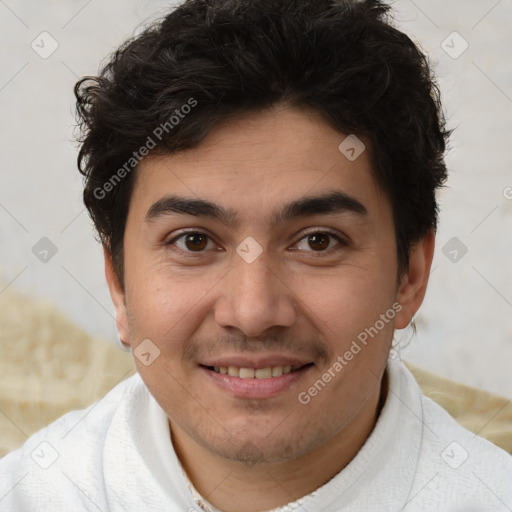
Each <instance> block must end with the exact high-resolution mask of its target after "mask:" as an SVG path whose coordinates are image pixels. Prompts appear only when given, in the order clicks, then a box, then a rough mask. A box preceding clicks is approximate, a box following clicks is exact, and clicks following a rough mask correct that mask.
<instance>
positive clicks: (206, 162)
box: [130, 108, 389, 223]
mask: <svg viewBox="0 0 512 512" xmlns="http://www.w3.org/2000/svg"><path fill="white" fill-rule="evenodd" d="M346 140H348V141H349V142H350V141H351V139H347V135H346V134H341V133H339V132H338V131H336V130H334V129H333V128H332V127H331V126H330V125H328V124H327V123H326V122H325V121H324V120H323V119H322V118H321V116H320V115H319V114H317V113H315V112H311V111H299V110H294V109H290V108H281V109H276V110H271V111H265V112H262V113H258V114H252V115H246V116H243V117H240V118H237V119H233V120H230V121H228V122H225V123H223V124H221V125H219V126H217V127H216V128H215V129H214V130H212V131H211V132H210V133H209V134H208V136H207V137H206V138H205V139H204V140H203V141H202V142H201V144H199V145H198V146H197V147H195V148H192V149H189V150H186V151H182V152H179V153H173V154H170V155H158V156H151V155H150V156H149V158H146V159H145V160H144V161H143V162H142V163H141V164H139V167H138V169H137V171H136V178H135V186H134V192H133V196H132V200H131V207H130V210H131V211H132V212H133V213H134V214H135V213H136V215H137V217H138V218H140V219H142V220H144V218H146V217H147V215H148V212H149V211H150V210H151V208H153V209H154V208H155V205H156V204H157V203H158V202H159V201H160V202H162V201H164V200H165V198H166V197H168V196H173V197H174V198H176V197H177V196H178V197H180V196H181V197H184V198H188V199H193V198H196V199H198V200H204V201H207V202H209V203H212V204H215V205H219V206H223V207H224V209H225V210H226V211H229V212H230V214H231V217H236V220H237V221H243V220H244V219H245V220H247V221H248V220H249V219H252V220H255V219H256V218H261V219H262V220H263V219H264V220H265V221H266V222H268V223H275V222H276V220H277V219H278V217H279V211H278V208H277V207H278V206H281V213H283V209H282V206H283V205H290V203H291V202H292V201H296V200H298V199H299V198H301V197H317V196H319V195H325V194H326V193H327V192H331V193H332V192H340V193H341V194H344V195H345V196H346V197H347V198H352V199H354V200H355V201H356V202H358V203H360V204H361V205H363V206H364V209H366V210H367V212H368V213H369V214H370V216H371V215H378V214H379V213H380V214H382V213H383V212H382V211H380V210H388V211H389V203H388V201H387V198H386V197H385V195H384V192H383V191H382V190H381V189H380V187H379V186H378V185H377V182H376V180H375V178H374V175H373V171H372V168H371V163H370V158H369V154H368V153H369V152H368V150H363V151H362V152H361V153H360V154H359V156H357V158H355V159H349V158H347V154H346V153H344V152H343V151H340V144H342V149H344V146H343V144H345V141H346ZM356 143H357V140H356ZM361 147H362V146H359V147H356V148H355V149H356V150H357V151H358V152H359V151H361ZM348 155H349V156H352V153H350V152H349V153H348ZM347 211H348V210H347ZM238 223H239V222H238Z"/></svg>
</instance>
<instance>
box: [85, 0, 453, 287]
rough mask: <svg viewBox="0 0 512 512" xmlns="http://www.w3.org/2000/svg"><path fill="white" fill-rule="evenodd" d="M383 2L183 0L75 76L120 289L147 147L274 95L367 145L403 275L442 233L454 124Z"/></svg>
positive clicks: (91, 186) (163, 146)
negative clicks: (415, 252) (448, 124)
mask: <svg viewBox="0 0 512 512" xmlns="http://www.w3.org/2000/svg"><path fill="white" fill-rule="evenodd" d="M389 10H390V8H389V6H387V5H385V4H384V3H383V2H381V1H379V0H366V1H357V0H187V1H185V2H184V3H183V4H182V5H180V6H179V7H177V8H176V9H175V10H173V11H172V12H170V13H169V14H168V15H166V16H165V17H164V18H163V19H161V20H158V21H157V22H154V23H153V24H151V25H150V26H149V27H147V28H146V29H145V30H144V31H143V32H142V33H140V34H139V35H137V36H135V37H132V38H131V39H129V40H128V41H126V42H125V43H124V44H123V45H122V46H121V47H120V48H119V49H118V50H117V51H116V52H115V53H114V54H113V55H112V56H111V58H110V60H109V62H108V63H107V64H106V65H104V66H103V68H102V70H101V71H100V74H99V76H97V77H90V76H89V77H84V78H82V79H81V80H79V81H78V82H77V84H76V85H75V95H76V98H77V119H78V127H79V128H80V136H79V137H78V141H79V142H80V144H81V147H80V152H79V155H78V167H79V170H80V172H81V173H82V174H83V175H84V177H85V188H84V194H83V196H84V203H85V205H86V207H87V209H88V210H89V213H90V215H91V217H92V219H93V221H94V224H95V227H96V229H97V232H98V235H99V239H100V241H101V242H102V243H103V244H104V246H105V247H106V248H107V249H108V250H109V251H110V253H111V254H112V258H113V262H114V269H115V272H116V275H117V277H118V279H119V282H120V283H121V285H122V286H124V285H123V283H124V279H123V236H124V230H125V224H126V216H127V212H128V205H129V201H130V196H131V192H132V189H133V182H134V174H135V172H136V167H137V163H138V161H139V160H140V158H141V155H144V154H145V153H146V152H147V149H148V147H150V148H153V146H155V147H154V149H153V150H152V151H155V152H157V151H158V152H166V153H173V152H176V151H179V150H184V149H189V148H193V147H195V146H197V145H198V144H199V143H200V142H201V140H203V139H204V137H205V136H206V135H207V134H208V133H209V132H210V130H211V129H212V128H213V127H214V126H216V125H217V124H218V123H220V122H222V121H224V120H228V119H230V118H232V117H233V116H235V115H240V114H244V113H249V112H256V111H261V110H264V109H269V108H271V107H273V106H275V105H277V104H283V105H287V106H290V107H296V108H310V109H314V110H315V111H316V112H318V113H320V114H321V115H322V116H323V118H324V119H325V120H326V122H328V123H329V124H330V125H331V126H333V127H334V128H335V129H336V130H338V131H340V132H341V133H345V134H356V135H360V136H361V137H364V138H365V140H368V141H369V142H370V144H369V146H370V147H369V149H370V155H371V159H372V167H373V170H374V173H375V177H376V180H377V182H378V183H379V184H380V186H382V188H383V189H384V191H385V192H386V193H387V195H388V197H389V199H390V202H391V205H392V208H393V216H394V223H395V230H396V247H397V258H398V270H399V275H400V274H401V273H403V271H405V270H406V269H407V267H408V261H409V254H410V248H411V246H412V245H414V244H415V243H416V242H418V241H419V240H420V239H421V238H422V237H423V236H424V235H426V234H427V233H428V232H429V231H430V230H431V229H433V230H434V231H435V230H436V229H437V219H438V205H437V202H436V197H435V192H436V189H437V188H439V187H441V186H442V185H443V184H444V182H445V181H446V178H447V171H446V166H445V163H444V152H445V150H446V142H447V139H448V137H449V131H447V130H446V129H445V120H444V115H443V112H442V109H441V102H440V93H439V89H438V86H437V84H436V83H435V80H434V77H433V74H432V72H431V69H430V64H429V62H428V59H427V57H426V56H425V55H424V53H423V52H422V51H421V50H420V49H419V48H418V47H417V46H416V45H415V44H414V43H413V42H412V41H411V39H410V38H409V37H408V36H407V35H405V34H404V33H402V32H401V31H399V30H398V29H397V28H395V27H394V26H393V25H392V22H391V21H390V19H389ZM186 105H188V107H187V109H185V106H186ZM192 107H193V108H192ZM184 113H186V115H184ZM173 117H174V121H172V119H173ZM176 119H179V120H178V121H176ZM158 127H164V129H162V128H158ZM165 127H166V128H165ZM158 129H160V132H156V131H155V130H158ZM156 135H159V136H158V137H157V136H156ZM150 139H151V141H152V144H153V145H152V146H149V141H150ZM144 148H146V150H144ZM139 149H140V151H138V150H139ZM123 169H124V171H123ZM132 169H133V170H134V172H130V171H131V170H132Z"/></svg>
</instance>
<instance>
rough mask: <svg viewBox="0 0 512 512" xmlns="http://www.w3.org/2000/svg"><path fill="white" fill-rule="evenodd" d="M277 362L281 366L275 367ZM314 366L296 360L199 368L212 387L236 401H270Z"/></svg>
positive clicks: (283, 393) (290, 386)
mask: <svg viewBox="0 0 512 512" xmlns="http://www.w3.org/2000/svg"><path fill="white" fill-rule="evenodd" d="M285 362H286V363H292V362H293V363H294V364H282V363H285ZM278 363H281V364H278ZM313 367H314V363H304V362H299V361H291V360H288V359H287V360H286V361H284V360H282V361H274V362H271V361H264V362H259V363H256V362H253V363H252V364H251V363H250V361H247V360H244V361H240V360H238V362H237V361H222V362H221V361H218V362H217V361H216V362H215V363H214V364H200V365H199V369H200V370H201V371H202V374H203V375H204V376H205V378H207V379H208V381H209V382H210V383H213V384H214V386H215V388H216V389H218V390H219V391H221V392H222V393H223V394H225V395H226V394H227V396H229V397H232V398H236V399H252V400H254V399H258V400H263V399H270V398H274V397H278V396H283V397H284V396H286V393H289V392H290V391H291V390H293V389H294V388H295V387H296V386H298V385H299V382H300V381H302V380H303V379H305V378H306V376H307V375H308V374H309V371H310V370H311V369H312V368H313Z"/></svg>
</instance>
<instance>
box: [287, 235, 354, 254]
mask: <svg viewBox="0 0 512 512" xmlns="http://www.w3.org/2000/svg"><path fill="white" fill-rule="evenodd" d="M346 246H347V244H346V242H345V241H344V240H343V239H342V238H341V237H340V236H338V235H336V234H334V233H331V232H330V231H315V232H313V233H309V234H306V235H305V236H304V237H303V238H302V239H301V240H299V242H298V243H297V245H296V247H297V249H299V250H301V251H306V252H325V253H326V254H330V253H331V252H332V251H336V250H341V249H343V248H344V247H346Z"/></svg>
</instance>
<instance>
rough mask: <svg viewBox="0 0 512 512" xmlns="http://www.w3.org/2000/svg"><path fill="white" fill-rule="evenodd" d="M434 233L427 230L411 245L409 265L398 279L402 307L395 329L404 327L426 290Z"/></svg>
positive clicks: (414, 312)
mask: <svg viewBox="0 0 512 512" xmlns="http://www.w3.org/2000/svg"><path fill="white" fill-rule="evenodd" d="M434 246H435V233H434V231H433V230H431V231H429V232H428V234H427V235H425V236H424V237H423V238H422V239H421V240H420V241H419V242H417V243H416V244H415V245H414V246H412V247H411V251H410V256H409V267H408V269H407V271H406V272H405V273H404V275H403V276H402V278H401V280H400V286H399V288H398V294H397V301H398V302H399V303H400V304H401V305H402V309H401V310H400V312H399V313H397V315H396V323H395V329H405V328H406V327H407V326H408V325H409V324H410V322H411V320H412V318H413V317H414V315H415V314H416V312H417V311H418V309H419V308H420V306H421V303H422V302H423V298H424V297H425V292H426V291H427V284H428V279H429V277H430V267H431V266H432V259H433V257H434Z"/></svg>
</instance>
